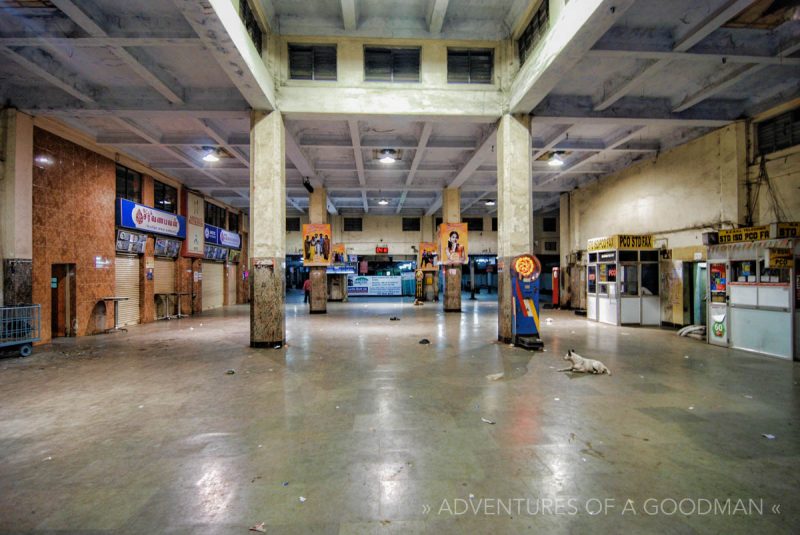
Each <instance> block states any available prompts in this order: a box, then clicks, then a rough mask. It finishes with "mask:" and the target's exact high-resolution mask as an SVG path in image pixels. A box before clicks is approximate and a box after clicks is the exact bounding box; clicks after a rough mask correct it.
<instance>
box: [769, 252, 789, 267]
mask: <svg viewBox="0 0 800 535" xmlns="http://www.w3.org/2000/svg"><path fill="white" fill-rule="evenodd" d="M766 267H768V268H771V269H775V268H793V267H794V255H793V254H792V251H791V250H790V249H768V251H767V262H766Z"/></svg>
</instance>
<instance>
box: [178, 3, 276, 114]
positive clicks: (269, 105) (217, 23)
mask: <svg viewBox="0 0 800 535" xmlns="http://www.w3.org/2000/svg"><path fill="white" fill-rule="evenodd" d="M172 2H173V3H174V4H175V5H176V6H177V8H178V10H179V11H180V12H181V13H182V14H183V17H184V18H185V19H186V20H187V21H188V22H189V25H190V26H191V27H192V28H193V29H194V31H195V33H197V35H198V36H199V37H200V40H201V41H202V42H203V45H204V46H205V47H206V49H207V50H209V51H210V52H211V54H212V55H213V56H214V59H216V60H217V63H218V64H219V66H220V67H222V70H223V71H225V74H227V75H228V78H230V80H231V82H233V85H235V86H236V88H237V89H238V90H239V92H240V93H241V95H242V97H244V99H245V100H246V101H247V103H248V104H250V107H251V108H253V109H256V110H265V111H271V110H275V109H277V107H278V106H277V103H276V102H277V101H276V97H275V85H274V83H273V78H272V73H270V71H269V69H267V65H266V63H265V62H264V60H263V59H262V57H261V50H256V47H255V45H254V44H253V41H252V40H251V39H250V35H249V34H248V33H247V30H246V29H245V27H244V24H243V23H242V21H241V19H240V18H239V13H238V12H237V11H236V8H235V7H234V3H233V2H231V1H230V0H172ZM209 5H210V6H211V8H212V9H209Z"/></svg>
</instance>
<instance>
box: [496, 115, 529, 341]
mask: <svg viewBox="0 0 800 535" xmlns="http://www.w3.org/2000/svg"><path fill="white" fill-rule="evenodd" d="M532 222H533V213H532V206H531V136H530V117H529V116H527V115H503V117H502V118H501V119H500V124H499V126H498V128H497V259H498V266H497V271H498V273H497V275H498V277H497V301H498V302H497V316H498V317H497V338H498V340H500V341H502V342H505V343H511V342H512V341H513V340H512V338H513V337H512V321H513V320H512V318H513V314H514V306H513V301H512V299H511V271H510V270H511V260H512V259H513V258H514V257H515V256H517V255H520V254H523V253H530V252H532V249H533V225H532Z"/></svg>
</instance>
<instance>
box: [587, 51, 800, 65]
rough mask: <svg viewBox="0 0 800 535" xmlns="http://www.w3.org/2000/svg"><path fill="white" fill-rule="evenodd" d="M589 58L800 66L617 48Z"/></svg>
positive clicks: (767, 59)
mask: <svg viewBox="0 0 800 535" xmlns="http://www.w3.org/2000/svg"><path fill="white" fill-rule="evenodd" d="M586 56H587V57H589V58H606V59H650V60H660V59H663V60H670V61H691V62H700V63H719V64H728V63H746V64H756V65H784V66H800V58H785V57H780V56H758V55H749V54H736V53H733V54H725V53H722V52H720V53H711V52H696V53H695V52H670V51H663V50H635V49H615V48H593V49H592V50H590V51H589V52H588V53H587V55H586Z"/></svg>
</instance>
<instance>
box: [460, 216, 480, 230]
mask: <svg viewBox="0 0 800 535" xmlns="http://www.w3.org/2000/svg"><path fill="white" fill-rule="evenodd" d="M461 221H462V222H463V223H466V224H467V230H470V231H474V232H482V231H483V218H482V217H465V218H463V219H462V220H461Z"/></svg>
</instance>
